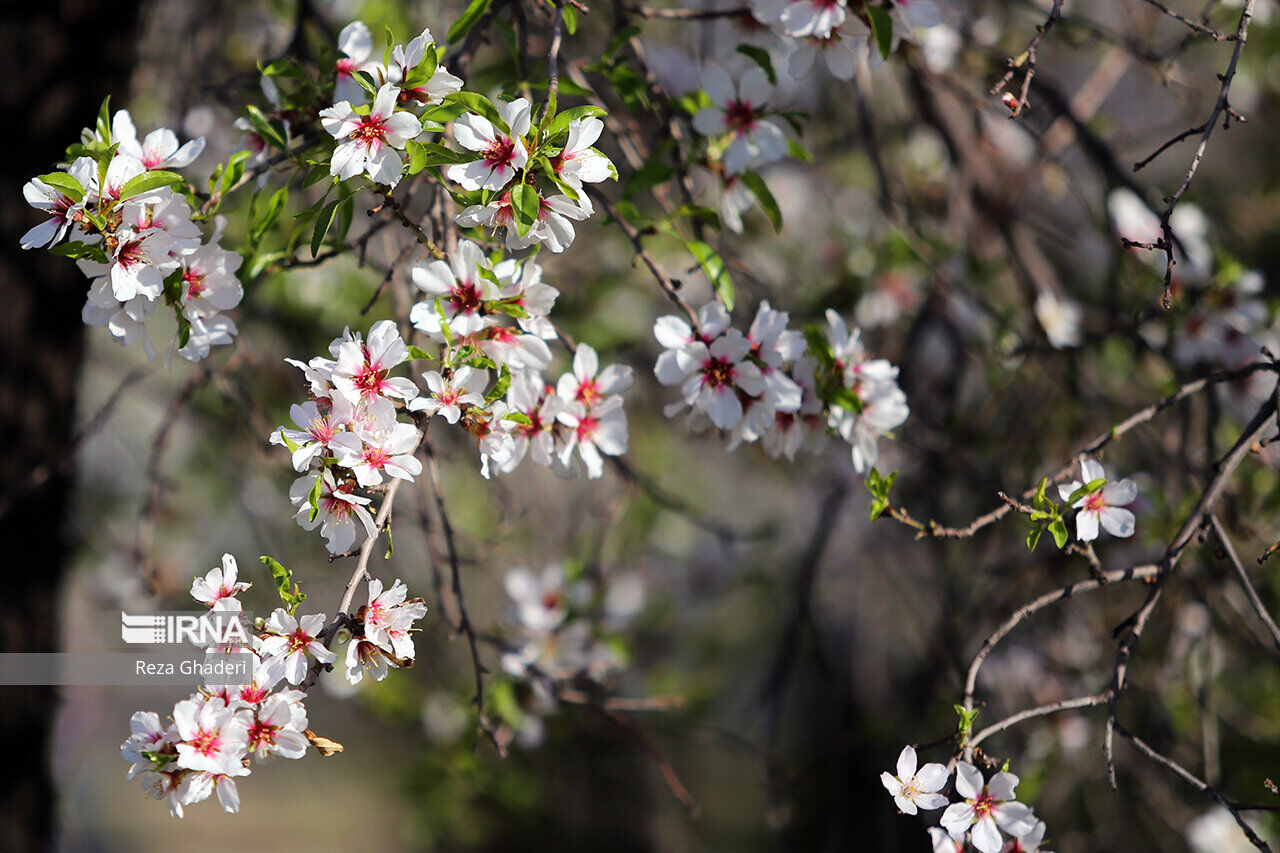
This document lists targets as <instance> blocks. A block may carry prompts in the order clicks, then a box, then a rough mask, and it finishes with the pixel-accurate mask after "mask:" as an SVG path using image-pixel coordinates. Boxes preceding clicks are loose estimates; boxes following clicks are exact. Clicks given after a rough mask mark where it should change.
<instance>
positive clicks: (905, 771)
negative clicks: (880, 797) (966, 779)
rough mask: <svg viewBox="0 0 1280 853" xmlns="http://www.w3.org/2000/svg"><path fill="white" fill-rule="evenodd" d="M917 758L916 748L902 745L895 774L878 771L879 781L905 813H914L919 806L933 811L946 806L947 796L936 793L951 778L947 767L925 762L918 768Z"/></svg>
mask: <svg viewBox="0 0 1280 853" xmlns="http://www.w3.org/2000/svg"><path fill="white" fill-rule="evenodd" d="M916 761H917V759H916V751H915V749H913V748H912V747H910V746H904V747H903V748H902V752H901V753H900V754H899V755H898V766H897V768H896V769H897V775H893V774H891V773H887V772H886V773H881V774H880V783H881V784H882V785H884V787H885V790H886V791H888V792H889V794H890V796H892V797H893V801H894V802H895V803H896V804H897V806H898V808H899V809H900V810H901V811H903V812H905V813H906V814H915V813H916V811H917V810H918V809H924V810H925V811H932V810H934V809H940V808H942V807H943V806H945V805H947V798H946V797H945V796H943V795H942V794H940V793H939V791H941V790H942V789H943V788H945V787H946V786H947V780H948V779H950V778H951V774H950V773H949V772H948V771H947V768H946V767H943V766H942V765H941V764H926V765H925V766H924V767H921V768H920V769H919V771H917V770H916V767H917V764H916Z"/></svg>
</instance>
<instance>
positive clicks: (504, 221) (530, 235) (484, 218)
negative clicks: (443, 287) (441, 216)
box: [453, 191, 591, 254]
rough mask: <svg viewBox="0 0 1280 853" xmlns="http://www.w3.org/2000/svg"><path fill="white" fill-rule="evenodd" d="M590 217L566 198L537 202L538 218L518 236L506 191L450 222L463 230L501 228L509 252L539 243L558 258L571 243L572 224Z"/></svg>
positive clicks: (474, 206)
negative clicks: (505, 232)
mask: <svg viewBox="0 0 1280 853" xmlns="http://www.w3.org/2000/svg"><path fill="white" fill-rule="evenodd" d="M590 215H591V208H590V207H588V206H586V205H585V204H583V203H579V202H575V201H574V200H573V199H571V198H569V197H568V196H567V195H564V194H559V195H553V196H547V197H545V198H539V199H538V216H537V218H536V219H535V220H534V223H533V225H532V226H530V228H529V230H528V232H527V233H525V234H521V233H520V230H519V227H518V224H517V223H516V217H515V211H514V210H513V209H512V207H511V193H510V192H509V191H508V192H504V193H503V194H502V195H501V196H499V197H498V198H497V199H496V200H494V201H492V202H490V203H489V204H487V205H480V204H473V205H471V206H470V207H466V208H464V209H463V210H462V212H461V213H459V214H458V215H457V216H455V217H454V218H453V221H454V222H456V223H458V224H459V225H461V226H462V227H464V228H474V227H476V226H483V227H485V228H488V229H490V230H492V231H497V230H498V229H499V228H505V229H506V230H507V236H506V242H505V245H506V247H507V248H508V249H511V250H513V251H514V250H517V249H527V248H529V247H530V246H533V245H536V244H539V243H541V244H543V245H545V246H546V247H547V248H548V249H550V250H551V251H553V252H555V253H557V254H559V253H560V252H563V251H564V250H565V249H567V248H568V247H569V246H570V245H571V244H572V243H573V240H574V237H575V236H576V232H575V231H574V228H573V223H574V222H580V221H582V220H584V219H586V218H587V217H588V216H590Z"/></svg>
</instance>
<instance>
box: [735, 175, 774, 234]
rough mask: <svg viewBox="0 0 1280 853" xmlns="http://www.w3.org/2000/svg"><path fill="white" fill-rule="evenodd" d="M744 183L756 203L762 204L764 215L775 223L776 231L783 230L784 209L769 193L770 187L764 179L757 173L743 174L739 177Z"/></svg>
mask: <svg viewBox="0 0 1280 853" xmlns="http://www.w3.org/2000/svg"><path fill="white" fill-rule="evenodd" d="M738 179H739V180H741V181H742V183H744V184H746V185H747V189H749V190H751V194H752V195H754V196H755V197H756V201H757V202H758V203H759V204H760V209H761V210H763V211H764V215H765V216H767V217H769V221H770V222H771V223H773V230H774V231H781V230H782V209H781V208H780V207H778V201H777V199H775V198H774V197H773V193H771V192H769V187H768V186H767V185H766V184H765V182H764V179H763V178H761V177H760V176H759V175H757V174H756V173H755V172H743V173H742V174H741V175H739V176H738Z"/></svg>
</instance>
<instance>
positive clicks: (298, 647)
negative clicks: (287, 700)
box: [258, 607, 338, 684]
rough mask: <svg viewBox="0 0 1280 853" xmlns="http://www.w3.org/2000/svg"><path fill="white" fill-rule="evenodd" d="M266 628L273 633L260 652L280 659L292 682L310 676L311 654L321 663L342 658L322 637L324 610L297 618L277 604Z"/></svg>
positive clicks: (285, 672)
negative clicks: (308, 666) (323, 641)
mask: <svg viewBox="0 0 1280 853" xmlns="http://www.w3.org/2000/svg"><path fill="white" fill-rule="evenodd" d="M266 628H267V630H268V631H269V632H271V634H270V636H268V637H267V638H266V639H265V640H263V641H262V645H261V647H260V648H259V650H258V651H259V654H261V655H262V656H263V657H265V658H266V659H267V660H269V661H270V660H274V661H278V662H279V665H281V666H282V667H283V672H284V677H285V679H287V680H288V682H289V683H290V684H301V683H302V681H303V679H304V678H306V677H307V657H308V656H310V657H313V658H315V659H316V660H317V661H319V662H320V663H333V662H334V661H335V660H337V658H338V656H337V655H336V654H334V653H333V652H331V651H329V649H327V648H326V647H325V645H324V643H322V642H320V640H319V635H320V631H321V629H323V628H324V614H323V613H318V614H312V615H310V616H303V617H302V618H301V619H297V618H295V617H294V616H292V615H291V614H290V613H289V611H287V610H285V609H284V608H283V607H277V608H276V609H275V610H274V611H272V613H271V616H270V617H269V618H268V619H267V624H266Z"/></svg>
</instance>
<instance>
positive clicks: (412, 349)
mask: <svg viewBox="0 0 1280 853" xmlns="http://www.w3.org/2000/svg"><path fill="white" fill-rule="evenodd" d="M409 358H415V359H421V360H424V361H435V360H436V357H435V356H434V355H432V354H431V353H429V352H427V351H426V350H424V349H423V348H422V347H417V346H414V345H413V344H409Z"/></svg>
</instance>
